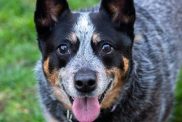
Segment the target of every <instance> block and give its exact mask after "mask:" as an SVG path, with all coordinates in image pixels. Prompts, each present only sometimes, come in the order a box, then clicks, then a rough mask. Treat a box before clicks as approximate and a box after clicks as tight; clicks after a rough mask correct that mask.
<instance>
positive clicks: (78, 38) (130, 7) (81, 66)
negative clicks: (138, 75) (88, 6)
mask: <svg viewBox="0 0 182 122" xmlns="http://www.w3.org/2000/svg"><path fill="white" fill-rule="evenodd" d="M134 21H135V9H134V3H133V0H102V1H101V6H100V10H99V11H98V12H90V13H89V12H71V10H70V9H69V6H68V3H67V1H66V0H37V6H36V11H35V24H36V29H37V34H38V42H39V47H40V50H41V53H42V68H43V71H44V73H45V76H46V78H47V81H48V83H49V84H50V86H51V88H52V90H53V94H54V95H55V97H56V98H57V99H58V100H59V101H60V102H62V103H63V104H64V105H65V107H66V108H67V109H71V110H72V111H73V113H74V115H75V116H76V118H77V119H78V120H79V121H94V120H95V119H96V118H97V117H98V115H99V112H100V109H107V108H110V107H112V106H113V104H114V103H115V102H116V101H117V99H118V97H119V96H120V91H121V89H122V86H123V84H124V82H127V81H126V80H125V79H126V77H127V76H128V73H129V70H130V69H131V59H132V54H131V50H132V44H133V38H134Z"/></svg>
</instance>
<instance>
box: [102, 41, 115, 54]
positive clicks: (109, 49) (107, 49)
mask: <svg viewBox="0 0 182 122" xmlns="http://www.w3.org/2000/svg"><path fill="white" fill-rule="evenodd" d="M112 51H113V47H112V46H111V45H110V44H107V43H106V44H103V45H102V49H101V52H102V53H104V54H110V53H112Z"/></svg>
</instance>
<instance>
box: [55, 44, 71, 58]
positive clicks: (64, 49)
mask: <svg viewBox="0 0 182 122" xmlns="http://www.w3.org/2000/svg"><path fill="white" fill-rule="evenodd" d="M57 52H58V54H59V55H66V54H70V50H69V46H68V45H66V44H61V45H60V46H59V47H58V49H57Z"/></svg>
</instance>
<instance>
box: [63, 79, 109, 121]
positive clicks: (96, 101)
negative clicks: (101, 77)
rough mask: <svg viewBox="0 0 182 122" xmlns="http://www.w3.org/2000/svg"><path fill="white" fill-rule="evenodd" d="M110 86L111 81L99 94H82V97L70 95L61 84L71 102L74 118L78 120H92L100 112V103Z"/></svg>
mask: <svg viewBox="0 0 182 122" xmlns="http://www.w3.org/2000/svg"><path fill="white" fill-rule="evenodd" d="M111 86H112V81H111V82H110V83H109V84H108V86H107V88H106V89H105V91H104V92H103V93H102V94H101V95H99V96H92V97H88V96H83V97H72V96H70V95H69V94H68V93H67V92H66V89H65V87H64V86H63V90H64V91H65V92H66V94H67V96H68V97H69V100H70V102H71V103H72V112H73V114H74V115H75V117H76V119H77V120H78V121H80V122H93V121H94V120H96V118H97V117H98V116H99V114H100V108H101V103H102V101H103V99H104V97H105V96H106V94H107V92H108V91H109V89H110V88H111Z"/></svg>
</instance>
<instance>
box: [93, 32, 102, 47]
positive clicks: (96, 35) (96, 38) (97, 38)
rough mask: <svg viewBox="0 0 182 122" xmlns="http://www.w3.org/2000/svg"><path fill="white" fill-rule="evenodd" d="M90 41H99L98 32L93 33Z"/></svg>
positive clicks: (95, 42)
mask: <svg viewBox="0 0 182 122" xmlns="http://www.w3.org/2000/svg"><path fill="white" fill-rule="evenodd" d="M92 41H93V43H94V44H97V43H99V42H100V41H101V38H100V34H98V33H94V34H93V36H92Z"/></svg>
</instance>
